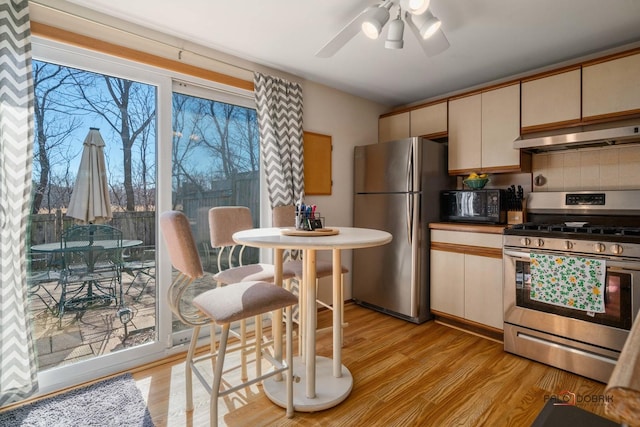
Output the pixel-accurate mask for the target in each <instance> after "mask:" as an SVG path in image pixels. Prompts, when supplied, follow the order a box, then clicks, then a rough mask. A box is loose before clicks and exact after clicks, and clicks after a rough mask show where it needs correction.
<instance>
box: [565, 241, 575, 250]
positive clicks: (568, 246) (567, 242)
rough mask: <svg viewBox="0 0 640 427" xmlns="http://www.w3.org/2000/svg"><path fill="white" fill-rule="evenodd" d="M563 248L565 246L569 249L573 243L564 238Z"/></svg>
mask: <svg viewBox="0 0 640 427" xmlns="http://www.w3.org/2000/svg"><path fill="white" fill-rule="evenodd" d="M564 248H565V249H566V250H569V249H571V248H573V243H571V242H570V241H568V240H565V241H564Z"/></svg>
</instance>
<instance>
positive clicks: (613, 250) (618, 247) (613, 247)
mask: <svg viewBox="0 0 640 427" xmlns="http://www.w3.org/2000/svg"><path fill="white" fill-rule="evenodd" d="M611 253H612V254H616V255H620V254H622V245H611Z"/></svg>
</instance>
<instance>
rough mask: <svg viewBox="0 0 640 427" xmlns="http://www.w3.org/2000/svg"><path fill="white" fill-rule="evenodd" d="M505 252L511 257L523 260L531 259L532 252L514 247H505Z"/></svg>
mask: <svg viewBox="0 0 640 427" xmlns="http://www.w3.org/2000/svg"><path fill="white" fill-rule="evenodd" d="M503 254H504V255H505V256H508V257H510V258H518V259H520V260H523V261H529V260H530V259H531V252H523V251H514V250H512V249H505V250H504V251H503Z"/></svg>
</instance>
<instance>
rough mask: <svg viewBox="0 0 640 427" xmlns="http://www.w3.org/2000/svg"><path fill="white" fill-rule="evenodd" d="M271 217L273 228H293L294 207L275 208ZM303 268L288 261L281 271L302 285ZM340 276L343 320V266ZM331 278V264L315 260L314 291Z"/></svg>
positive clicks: (300, 290)
mask: <svg viewBox="0 0 640 427" xmlns="http://www.w3.org/2000/svg"><path fill="white" fill-rule="evenodd" d="M271 215H272V224H273V226H274V227H295V215H296V212H295V206H294V205H282V206H276V207H275V208H273V209H272V211H271ZM303 267H304V263H303V260H302V259H288V260H286V261H285V262H284V265H283V268H282V269H283V271H285V272H286V273H287V275H293V277H294V279H295V280H296V281H297V282H298V283H302V269H303ZM340 267H341V275H340V298H339V301H340V306H339V307H338V310H340V312H341V313H342V319H344V275H345V274H346V273H348V272H349V269H348V268H347V267H345V266H344V265H341V266H340ZM332 276H333V262H332V261H325V260H320V259H319V260H316V290H317V289H318V285H319V284H320V279H321V278H323V277H332ZM303 292H304V286H298V293H299V295H300V300H301V301H303V298H304V295H303ZM316 303H317V304H319V305H321V306H323V307H325V308H327V309H329V310H332V311H333V310H334V307H332V306H331V305H329V304H327V303H325V302H324V301H322V300H320V299H317V300H316ZM303 306H304V304H299V307H301V308H303ZM300 318H302V319H304V316H303V315H302V313H301V315H300ZM346 326H349V324H348V323H346V322H343V323H342V329H341V330H340V331H341V334H340V342H341V343H342V342H343V335H344V334H343V330H344V328H345V327H346Z"/></svg>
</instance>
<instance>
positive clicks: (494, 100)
mask: <svg viewBox="0 0 640 427" xmlns="http://www.w3.org/2000/svg"><path fill="white" fill-rule="evenodd" d="M519 135H520V85H519V84H518V83H515V84H512V85H509V86H504V87H500V88H497V89H492V90H488V91H486V92H482V93H478V94H475V95H471V96H466V97H464V98H457V99H453V100H451V101H449V173H450V174H454V175H460V174H462V173H466V172H467V171H471V170H476V171H477V170H488V171H498V170H500V171H508V170H519V169H520V166H521V154H520V151H519V150H514V149H513V141H514V140H515V139H516V138H518V136H519Z"/></svg>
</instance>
